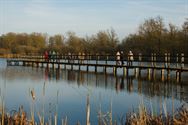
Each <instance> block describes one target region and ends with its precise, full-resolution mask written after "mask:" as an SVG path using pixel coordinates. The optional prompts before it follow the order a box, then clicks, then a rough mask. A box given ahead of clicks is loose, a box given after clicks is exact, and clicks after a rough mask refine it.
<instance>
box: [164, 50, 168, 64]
mask: <svg viewBox="0 0 188 125" xmlns="http://www.w3.org/2000/svg"><path fill="white" fill-rule="evenodd" d="M167 56H168V55H167V53H165V67H167V61H168V57H167Z"/></svg>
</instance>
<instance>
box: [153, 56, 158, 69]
mask: <svg viewBox="0 0 188 125" xmlns="http://www.w3.org/2000/svg"><path fill="white" fill-rule="evenodd" d="M153 60H154V67H156V61H157V56H156V53H154V59H153Z"/></svg>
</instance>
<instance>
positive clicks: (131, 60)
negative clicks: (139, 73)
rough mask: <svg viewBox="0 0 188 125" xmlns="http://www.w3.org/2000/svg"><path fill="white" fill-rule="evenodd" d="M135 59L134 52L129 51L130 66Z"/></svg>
mask: <svg viewBox="0 0 188 125" xmlns="http://www.w3.org/2000/svg"><path fill="white" fill-rule="evenodd" d="M133 60H134V57H133V53H132V51H129V53H128V65H129V66H132V63H133Z"/></svg>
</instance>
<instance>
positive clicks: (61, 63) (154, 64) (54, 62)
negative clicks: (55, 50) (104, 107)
mask: <svg viewBox="0 0 188 125" xmlns="http://www.w3.org/2000/svg"><path fill="white" fill-rule="evenodd" d="M187 60H188V58H187V57H184V54H180V55H178V54H177V56H176V57H172V56H170V54H165V55H164V56H157V55H156V54H151V55H150V56H143V55H141V54H139V55H134V60H133V61H131V60H130V57H129V56H123V58H121V60H117V56H116V55H85V54H84V55H51V56H50V58H49V59H45V57H44V56H20V57H17V58H12V59H8V60H7V66H32V67H47V68H50V67H51V68H56V69H61V68H64V69H66V68H68V67H67V66H69V67H71V70H73V69H74V66H75V67H77V68H78V70H81V67H86V70H87V71H89V70H90V69H89V68H90V67H94V69H95V70H94V71H95V72H97V70H98V67H102V68H103V71H104V73H107V68H112V69H113V72H114V74H115V75H116V74H117V69H118V68H122V69H123V75H125V76H126V75H127V76H128V75H129V70H130V69H133V70H134V71H135V75H141V71H142V70H147V71H148V75H149V77H150V75H151V74H153V72H155V70H160V71H161V78H162V80H164V77H165V75H167V78H169V79H170V73H171V72H173V71H174V72H175V73H176V80H177V81H178V82H180V81H181V75H182V73H188V65H187V64H188V63H187ZM117 61H120V62H124V64H119V63H117Z"/></svg>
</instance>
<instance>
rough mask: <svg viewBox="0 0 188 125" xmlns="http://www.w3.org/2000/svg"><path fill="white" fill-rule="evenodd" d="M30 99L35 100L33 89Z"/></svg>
mask: <svg viewBox="0 0 188 125" xmlns="http://www.w3.org/2000/svg"><path fill="white" fill-rule="evenodd" d="M31 97H32V99H33V100H35V92H34V89H32V90H31Z"/></svg>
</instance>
